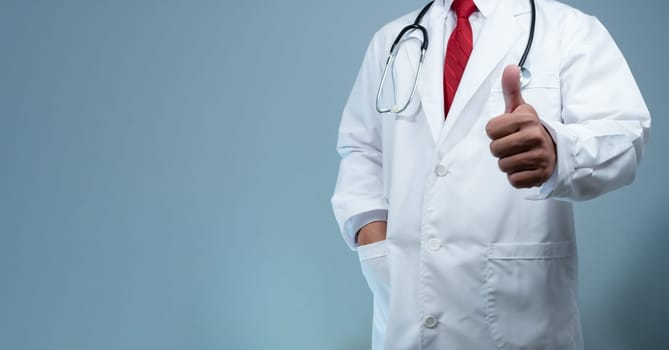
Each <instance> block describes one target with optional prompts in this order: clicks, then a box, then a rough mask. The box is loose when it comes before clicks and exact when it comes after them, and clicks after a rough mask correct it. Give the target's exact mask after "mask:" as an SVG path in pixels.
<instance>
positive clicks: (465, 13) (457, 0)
mask: <svg viewBox="0 0 669 350" xmlns="http://www.w3.org/2000/svg"><path fill="white" fill-rule="evenodd" d="M451 9H453V11H455V13H456V14H457V15H458V18H469V16H471V15H472V13H474V12H476V10H477V8H476V4H474V0H453V4H452V5H451Z"/></svg>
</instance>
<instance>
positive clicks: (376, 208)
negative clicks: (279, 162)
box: [331, 35, 388, 250]
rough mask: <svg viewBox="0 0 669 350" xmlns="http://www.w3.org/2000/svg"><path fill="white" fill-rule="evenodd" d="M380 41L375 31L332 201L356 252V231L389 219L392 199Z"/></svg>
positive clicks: (353, 97)
mask: <svg viewBox="0 0 669 350" xmlns="http://www.w3.org/2000/svg"><path fill="white" fill-rule="evenodd" d="M380 45H381V43H380V40H379V39H378V35H375V36H374V39H372V41H371V43H370V45H369V47H368V49H367V53H366V54H365V58H364V60H363V63H362V67H361V68H360V71H359V73H358V76H357V78H356V81H355V83H354V85H353V89H352V91H351V94H350V95H349V98H348V101H347V103H346V106H345V107H344V112H343V114H342V118H341V123H340V126H339V137H338V140H337V151H338V152H339V155H340V156H341V161H340V164H339V175H338V177H337V184H336V186H335V191H334V194H333V196H332V200H331V202H332V208H333V211H334V215H335V218H336V219H337V222H338V224H339V228H340V231H341V233H342V234H343V236H344V240H345V241H346V243H347V244H348V246H349V247H350V248H351V249H353V250H356V243H355V234H356V232H357V231H358V229H359V228H360V227H361V226H363V225H364V224H366V223H368V222H365V221H367V220H370V218H371V220H372V221H375V220H385V218H386V217H387V209H388V201H387V199H386V196H385V194H384V190H383V175H382V167H383V157H382V153H381V134H382V130H381V128H382V122H381V116H380V115H379V114H378V113H377V112H376V108H375V98H376V89H377V84H378V82H379V81H380V76H381V69H382V61H381V60H380V57H379V53H380V52H381V51H382V49H381V47H380Z"/></svg>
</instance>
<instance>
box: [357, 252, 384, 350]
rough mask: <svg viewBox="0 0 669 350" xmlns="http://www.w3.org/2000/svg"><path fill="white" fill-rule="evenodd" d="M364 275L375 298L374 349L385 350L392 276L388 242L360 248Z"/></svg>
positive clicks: (359, 255) (359, 253) (359, 254)
mask: <svg viewBox="0 0 669 350" xmlns="http://www.w3.org/2000/svg"><path fill="white" fill-rule="evenodd" d="M358 257H359V258H360V266H361V268H362V273H363V275H364V276H365V279H366V280H367V285H369V289H370V290H371V291H372V294H373V296H374V311H373V319H374V321H373V331H372V346H373V349H383V347H384V342H385V333H386V322H387V320H388V307H389V303H390V299H389V290H390V274H389V270H388V247H387V241H386V240H383V241H379V242H375V243H371V244H366V245H362V246H358Z"/></svg>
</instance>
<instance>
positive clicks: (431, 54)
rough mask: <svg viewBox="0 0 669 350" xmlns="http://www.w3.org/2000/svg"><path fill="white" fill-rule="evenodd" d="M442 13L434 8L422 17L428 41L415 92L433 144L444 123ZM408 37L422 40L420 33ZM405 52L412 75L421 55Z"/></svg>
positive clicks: (416, 51)
mask: <svg viewBox="0 0 669 350" xmlns="http://www.w3.org/2000/svg"><path fill="white" fill-rule="evenodd" d="M443 13H444V12H443V10H441V9H438V8H436V7H434V8H433V9H432V10H430V12H428V16H426V17H425V18H424V22H425V23H424V24H423V26H424V27H425V28H426V29H427V30H428V33H429V39H430V41H429V47H428V49H427V52H426V54H425V61H424V63H423V71H422V72H421V74H420V80H419V84H418V91H417V93H416V95H418V96H417V97H418V98H419V99H420V101H421V107H422V110H423V114H424V116H425V118H426V121H427V124H428V126H429V128H430V133H431V134H432V139H433V140H434V142H435V144H436V143H437V140H438V139H439V134H440V133H441V127H442V125H443V122H444V93H443V78H442V75H443V59H444V55H443V54H444V42H443V40H440V39H439V38H443V37H444V23H443ZM409 36H410V37H412V38H418V39H422V38H421V35H420V32H419V31H413V32H411V33H410V34H409ZM404 52H405V54H408V55H409V56H408V57H407V58H408V61H409V62H410V63H411V66H412V71H413V72H415V70H416V67H418V62H419V57H420V52H419V51H418V50H405V51H404Z"/></svg>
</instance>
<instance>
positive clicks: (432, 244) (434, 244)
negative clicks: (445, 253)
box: [427, 238, 441, 252]
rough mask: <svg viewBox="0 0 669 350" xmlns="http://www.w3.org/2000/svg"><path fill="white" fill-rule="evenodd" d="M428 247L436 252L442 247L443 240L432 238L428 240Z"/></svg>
mask: <svg viewBox="0 0 669 350" xmlns="http://www.w3.org/2000/svg"><path fill="white" fill-rule="evenodd" d="M427 248H428V249H429V250H431V251H433V252H436V251H437V250H439V248H441V241H440V240H438V239H436V238H432V239H430V240H429V241H427Z"/></svg>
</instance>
